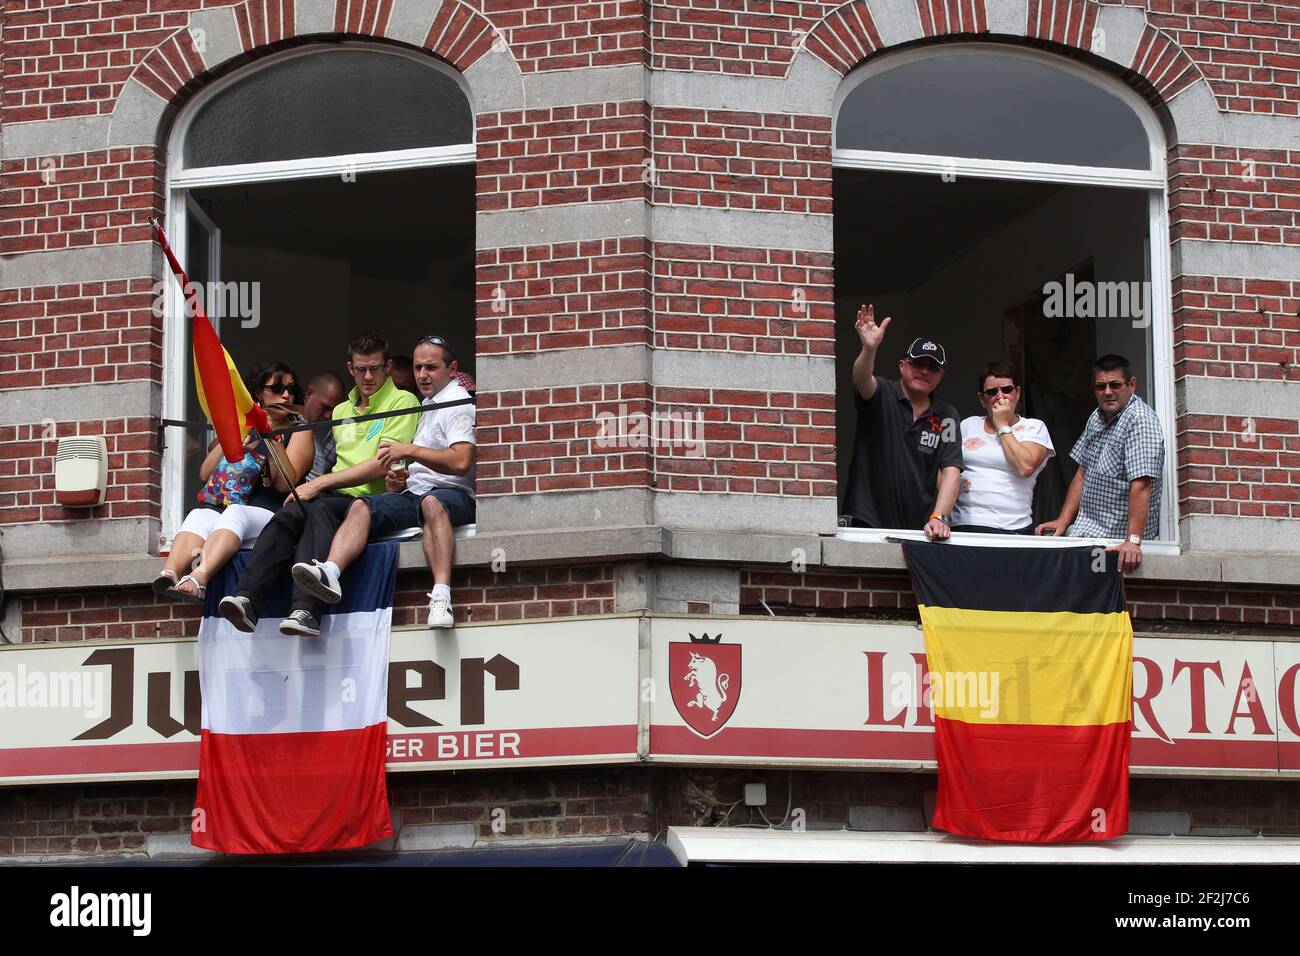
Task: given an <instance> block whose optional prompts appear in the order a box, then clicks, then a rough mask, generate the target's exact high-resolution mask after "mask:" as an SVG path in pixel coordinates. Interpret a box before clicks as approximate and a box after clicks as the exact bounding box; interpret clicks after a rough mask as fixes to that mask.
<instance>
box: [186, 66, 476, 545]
mask: <svg viewBox="0 0 1300 956" xmlns="http://www.w3.org/2000/svg"><path fill="white" fill-rule="evenodd" d="M474 150H475V146H474V117H473V112H472V109H471V107H470V99H469V96H468V88H467V87H466V85H465V83H464V81H463V79H462V78H461V77H460V75H459V74H458V73H456V72H455V71H454V70H452V69H451V68H450V67H448V66H446V65H445V64H443V63H441V62H440V61H437V60H435V59H433V58H432V57H429V56H425V55H422V54H419V53H415V52H412V51H407V50H402V49H398V48H395V47H387V46H381V45H375V44H367V43H361V42H357V43H353V42H347V43H339V44H329V45H320V46H310V47H305V48H302V49H297V50H293V51H290V52H287V53H283V54H278V55H273V56H269V57H266V58H264V59H262V60H259V61H257V62H255V63H253V64H251V65H249V66H248V67H246V68H244V69H241V70H237V71H235V72H234V73H232V74H231V75H230V76H227V77H225V78H223V79H222V80H220V81H218V82H216V83H214V84H213V85H212V86H211V87H209V88H207V89H205V90H203V91H202V92H201V93H200V94H199V95H197V96H196V97H195V98H194V99H193V100H192V101H191V102H190V103H188V104H187V105H186V107H185V109H184V110H183V111H182V113H181V115H180V116H179V117H178V118H177V121H176V123H175V126H174V128H173V130H172V133H171V137H170V142H169V144H168V156H169V165H168V170H167V187H166V188H167V211H168V215H167V223H166V228H167V231H168V235H169V237H170V238H171V241H172V245H173V247H174V248H175V249H176V250H177V253H178V255H179V256H180V258H181V261H182V264H183V265H184V266H185V267H186V270H187V272H188V273H189V275H190V278H191V280H192V281H194V282H197V283H200V284H201V285H202V286H203V288H204V289H205V292H206V295H205V300H206V301H205V305H206V312H207V314H208V315H209V317H210V318H211V319H212V320H213V324H214V325H215V326H216V327H217V329H218V333H219V334H220V336H221V339H222V342H223V344H224V345H225V346H226V347H227V349H228V350H229V351H230V353H231V355H232V357H233V358H234V360H235V362H236V364H237V365H238V367H239V369H240V371H241V372H244V373H247V372H248V371H249V370H251V369H252V367H253V366H255V365H257V364H258V363H259V362H262V361H265V360H269V359H275V360H279V361H283V362H287V363H288V364H289V365H290V366H292V367H293V368H294V370H295V372H296V373H297V375H298V377H299V379H300V380H301V383H302V384H306V383H307V382H309V381H310V380H311V378H312V377H313V376H314V375H316V374H317V373H319V372H322V371H334V372H337V373H339V374H341V375H343V377H344V380H345V385H346V386H347V387H348V388H351V387H352V383H351V381H350V380H349V379H348V377H347V370H346V367H345V358H346V356H345V352H346V347H347V342H348V341H349V339H350V338H352V337H353V336H354V335H356V334H358V333H359V332H361V331H375V332H378V333H380V334H381V335H383V336H385V337H386V338H387V339H388V340H389V343H390V345H391V347H392V350H393V354H394V355H409V354H410V353H411V349H412V345H413V343H414V342H415V340H416V339H418V338H419V337H421V336H423V335H428V334H431V333H438V334H442V335H444V336H446V337H447V338H449V339H451V340H452V341H453V342H454V343H455V345H456V348H457V353H458V358H459V360H460V362H461V366H462V368H463V369H464V370H465V371H468V372H470V373H471V374H473V366H474V286H473V282H474V193H475V190H474ZM164 302H165V308H166V320H165V326H164V328H165V333H164V405H165V414H166V416H167V417H169V418H183V419H187V420H197V419H199V418H201V413H200V411H199V408H198V405H197V401H196V398H195V395H194V388H193V386H192V384H191V382H190V377H191V362H190V354H189V353H190V336H189V332H190V329H189V325H190V323H189V317H188V316H187V315H185V314H184V308H185V306H184V300H183V297H182V295H181V292H180V289H179V288H178V286H177V284H176V283H175V282H174V281H173V280H172V279H171V278H170V275H169V276H168V278H167V281H166V292H165V296H164ZM206 444H207V439H206V437H205V436H203V435H201V434H199V433H198V432H190V433H182V432H180V431H179V430H178V429H168V433H167V448H166V452H165V455H164V481H163V488H164V491H163V532H164V537H165V538H168V537H170V535H171V534H172V533H174V532H175V530H176V529H177V527H178V526H179V524H180V520H181V518H182V517H183V515H184V514H185V512H186V511H187V510H188V509H189V507H190V506H191V504H192V503H193V501H194V493H195V492H196V491H197V489H198V465H199V463H200V462H201V461H202V458H203V455H202V449H203V448H205V447H206Z"/></svg>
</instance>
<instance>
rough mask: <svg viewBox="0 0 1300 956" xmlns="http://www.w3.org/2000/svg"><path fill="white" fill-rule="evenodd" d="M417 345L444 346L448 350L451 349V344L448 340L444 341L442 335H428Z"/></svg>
mask: <svg viewBox="0 0 1300 956" xmlns="http://www.w3.org/2000/svg"><path fill="white" fill-rule="evenodd" d="M415 344H416V345H444V346H446V347H448V348H450V347H451V343H450V342H448V341H447V340H446V339H444V338H443V337H442V336H441V335H426V336H425V337H424V338H422V339H420V340H419V341H418V342H416V343H415Z"/></svg>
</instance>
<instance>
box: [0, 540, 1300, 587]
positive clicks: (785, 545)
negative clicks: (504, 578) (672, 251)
mask: <svg viewBox="0 0 1300 956" xmlns="http://www.w3.org/2000/svg"><path fill="white" fill-rule="evenodd" d="M494 557H495V558H500V559H503V560H504V561H505V562H506V566H507V567H509V566H511V565H548V564H573V563H590V562H596V561H617V560H636V559H649V560H660V561H663V560H669V561H701V562H710V563H718V564H729V565H769V566H772V567H774V568H775V567H784V568H790V567H791V566H792V563H793V562H795V561H796V559H798V560H800V561H802V563H803V565H804V566H805V567H808V568H825V569H829V570H853V571H860V570H898V571H901V570H903V569H904V564H903V554H902V549H901V548H900V547H899V546H898V545H896V544H885V543H875V542H864V541H847V540H843V539H839V538H835V537H831V536H818V535H793V534H751V533H743V534H739V533H730V532H716V531H674V530H671V529H668V528H661V527H658V526H654V525H629V526H623V527H610V528H582V529H573V528H565V529H558V530H551V531H526V532H504V531H502V532H484V531H479V532H478V533H477V534H475V535H474V536H473V537H469V538H463V539H460V540H458V541H457V543H456V566H457V567H460V568H477V567H489V566H491V564H492V562H493V560H494ZM159 566H160V559H159V558H157V557H155V556H151V555H145V554H138V553H137V554H111V555H94V556H89V557H78V556H62V557H48V558H35V559H26V560H21V561H6V562H5V563H4V567H3V572H4V588H5V591H6V592H7V593H8V594H10V595H14V594H30V593H37V592H43V591H65V592H66V591H70V590H83V589H86V588H103V587H138V586H141V585H144V584H147V583H148V582H149V581H150V580H151V579H152V578H153V575H154V574H155V573H156V572H157V570H158V568H159ZM400 566H401V567H402V568H403V569H407V568H423V567H424V555H423V554H422V552H421V550H420V542H419V541H418V540H416V541H407V542H405V543H403V544H402V547H401V557H400ZM1132 577H1133V578H1135V579H1138V580H1143V581H1175V582H1189V583H1191V582H1196V583H1226V584H1243V585H1281V586H1298V585H1300V554H1297V555H1290V554H1286V555H1279V554H1249V553H1236V552H1231V553H1229V552H1189V553H1186V554H1179V555H1159V554H1153V555H1148V556H1147V557H1146V559H1145V560H1144V561H1143V563H1142V567H1141V568H1140V569H1139V570H1138V571H1137V573H1135V574H1134V575H1132Z"/></svg>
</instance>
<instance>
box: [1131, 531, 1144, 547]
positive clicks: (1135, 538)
mask: <svg viewBox="0 0 1300 956" xmlns="http://www.w3.org/2000/svg"><path fill="white" fill-rule="evenodd" d="M1128 543H1129V544H1136V545H1138V546H1139V547H1140V546H1141V544H1142V535H1140V534H1131V535H1129V536H1128Z"/></svg>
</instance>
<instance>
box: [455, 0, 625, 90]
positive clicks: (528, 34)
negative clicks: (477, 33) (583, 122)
mask: <svg viewBox="0 0 1300 956" xmlns="http://www.w3.org/2000/svg"><path fill="white" fill-rule="evenodd" d="M471 5H472V6H474V7H475V8H476V9H478V10H481V11H482V12H483V14H484V15H485V16H486V17H487V18H488V19H489V20H490V21H491V22H492V24H493V26H495V27H496V29H497V30H498V31H500V32H501V33H502V34H503V35H504V36H505V38H506V42H508V43H509V45H510V50H511V52H512V53H513V54H514V55H515V59H516V60H518V61H519V67H520V69H521V70H523V71H524V72H525V73H533V72H538V71H542V70H572V69H577V68H579V67H584V66H617V65H619V64H622V63H642V62H644V61H645V57H646V48H647V43H646V28H647V15H648V7H649V0H609V2H600V0H586V2H577V3H571V2H566V0H471Z"/></svg>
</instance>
